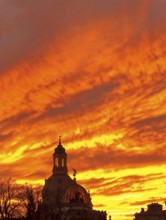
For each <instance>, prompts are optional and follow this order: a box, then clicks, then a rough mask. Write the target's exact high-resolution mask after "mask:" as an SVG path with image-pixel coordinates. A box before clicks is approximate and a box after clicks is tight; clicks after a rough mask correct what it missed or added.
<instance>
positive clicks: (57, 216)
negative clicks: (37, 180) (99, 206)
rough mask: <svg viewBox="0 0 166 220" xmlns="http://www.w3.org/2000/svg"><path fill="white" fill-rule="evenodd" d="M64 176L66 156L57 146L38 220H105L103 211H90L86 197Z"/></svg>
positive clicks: (74, 183)
mask: <svg viewBox="0 0 166 220" xmlns="http://www.w3.org/2000/svg"><path fill="white" fill-rule="evenodd" d="M73 171H74V173H73V177H74V178H73V179H72V178H71V177H70V176H69V175H68V168H67V153H66V150H65V148H64V147H63V146H62V144H61V139H60V138H59V144H58V146H57V147H56V148H55V151H54V154H53V172H52V175H51V176H50V177H49V178H48V179H46V180H45V185H44V188H43V191H42V199H43V200H42V204H41V206H40V207H39V209H40V210H39V213H40V218H39V219H40V220H106V212H105V211H97V210H93V205H92V202H91V197H90V193H89V192H87V190H86V189H85V188H84V187H83V186H81V185H79V184H78V183H77V181H76V173H77V172H76V170H74V169H73Z"/></svg>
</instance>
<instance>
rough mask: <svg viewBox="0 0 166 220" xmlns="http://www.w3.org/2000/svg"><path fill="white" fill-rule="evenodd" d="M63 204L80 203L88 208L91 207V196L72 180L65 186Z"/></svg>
mask: <svg viewBox="0 0 166 220" xmlns="http://www.w3.org/2000/svg"><path fill="white" fill-rule="evenodd" d="M62 203H63V204H66V205H67V204H72V203H74V204H76V203H77V204H80V205H85V206H87V207H88V208H92V203H91V198H90V195H89V193H88V192H87V191H86V189H85V188H84V187H83V186H81V185H79V184H77V183H76V182H75V180H74V182H73V184H71V185H70V186H68V187H67V189H66V190H65V192H64V194H63V198H62Z"/></svg>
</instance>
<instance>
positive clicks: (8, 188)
mask: <svg viewBox="0 0 166 220" xmlns="http://www.w3.org/2000/svg"><path fill="white" fill-rule="evenodd" d="M41 194H42V186H41V185H37V186H33V185H30V184H24V185H22V184H17V183H16V181H15V180H14V179H13V178H11V177H9V178H6V177H0V219H2V220H3V219H12V218H17V219H19V218H26V219H30V220H33V219H37V215H38V207H39V206H40V203H41V198H42V196H41Z"/></svg>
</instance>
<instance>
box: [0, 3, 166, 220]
mask: <svg viewBox="0 0 166 220" xmlns="http://www.w3.org/2000/svg"><path fill="white" fill-rule="evenodd" d="M165 7H166V3H165V2H164V1H162V0H158V1H154V0H147V1H144V0H135V1H132V2H131V1H128V0H116V1H115V0H102V1H100V0H92V1H88V0H85V1H82V0H73V1H72V2H66V1H64V0H62V1H52V0H47V1H46V0H42V1H40V2H39V1H36V2H34V1H31V0H29V1H27V2H16V1H12V2H10V1H9V2H0V8H1V10H0V18H1V19H0V20H1V32H0V91H1V99H0V106H1V108H0V160H1V163H0V170H1V172H0V174H1V176H14V177H15V178H16V179H18V180H19V181H31V182H32V181H38V182H42V183H43V179H45V178H47V177H48V176H49V175H50V174H51V172H52V171H51V169H52V153H53V149H54V148H55V146H56V145H57V143H56V140H57V138H58V136H59V135H62V140H64V141H63V142H64V146H65V147H66V150H67V152H68V159H69V160H68V166H69V171H70V169H71V168H72V167H75V168H77V169H78V171H79V175H80V177H79V175H78V178H80V181H81V182H82V183H84V184H85V185H86V186H87V188H92V195H93V201H94V204H95V205H96V207H105V208H106V209H107V210H108V212H109V213H112V215H113V216H115V219H119V218H122V217H121V216H122V214H123V213H125V214H124V215H126V216H128V215H129V216H131V210H133V209H134V210H133V212H134V211H135V212H136V211H138V210H136V208H138V206H136V205H134V204H135V203H138V204H137V205H139V204H141V198H140V197H139V196H140V195H141V196H142V198H143V199H142V200H143V201H142V202H143V204H145V202H146V201H147V202H148V201H152V200H153V198H152V194H156V192H157V194H158V197H157V200H158V201H161V200H162V198H163V195H164V184H165V182H164V179H165V176H164V174H163V173H164V170H165V154H166V151H165V140H166V136H165V133H166V132H165V127H166V114H165V109H166V104H165V103H166V102H165V85H166V80H165V71H166V65H165V63H166V53H165V52H166V48H165V30H166V27H165V24H166V22H165V19H166V15H165ZM2 9H3V10H2ZM78 161H79V164H78ZM32 167H33V169H32ZM137 172H139V173H137ZM148 179H149V180H148ZM120 181H121V182H120ZM96 182H97V183H96ZM153 182H154V183H153ZM136 185H137V187H136ZM157 185H160V189H158V188H157V187H156V186H157ZM97 190H98V192H97ZM139 192H140V193H139ZM107 195H109V198H108V196H107ZM112 200H114V202H113V203H112ZM126 200H127V201H128V203H124V201H126ZM120 204H121V209H122V210H121V211H119V210H118V207H119V205H120ZM132 205H133V206H135V207H134V208H133V207H132Z"/></svg>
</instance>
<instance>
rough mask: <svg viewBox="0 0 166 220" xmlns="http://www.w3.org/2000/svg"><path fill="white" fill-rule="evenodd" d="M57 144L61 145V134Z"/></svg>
mask: <svg viewBox="0 0 166 220" xmlns="http://www.w3.org/2000/svg"><path fill="white" fill-rule="evenodd" d="M59 145H61V136H59Z"/></svg>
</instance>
